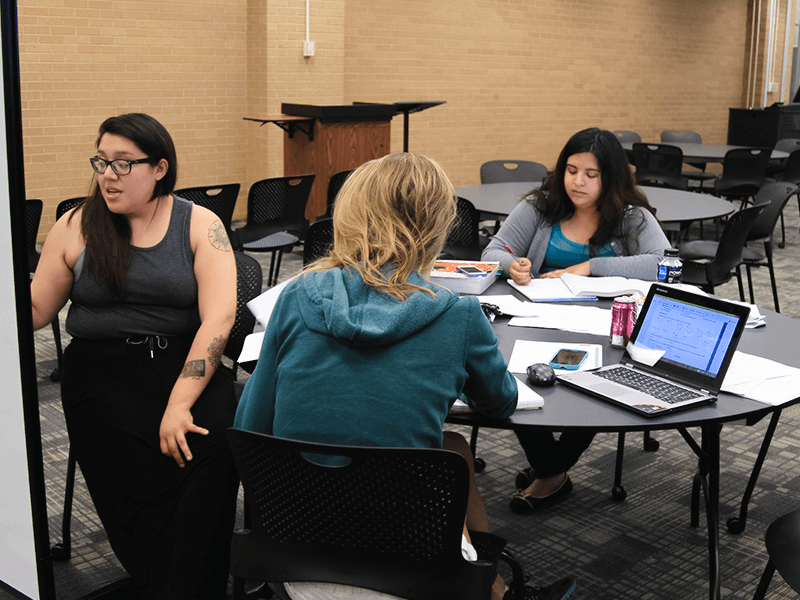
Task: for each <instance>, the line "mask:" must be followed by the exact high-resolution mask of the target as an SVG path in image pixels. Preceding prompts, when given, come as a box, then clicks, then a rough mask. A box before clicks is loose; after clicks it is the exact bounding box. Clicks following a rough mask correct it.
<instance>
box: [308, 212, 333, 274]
mask: <svg viewBox="0 0 800 600" xmlns="http://www.w3.org/2000/svg"><path fill="white" fill-rule="evenodd" d="M331 246H333V219H319V220H317V221H315V222H314V223H312V224H311V226H310V227H309V228H308V231H306V239H305V240H304V241H303V266H304V267H305V266H307V265H310V264H311V263H312V262H314V261H315V260H317V259H318V258H322V257H323V256H325V255H326V254H327V253H328V250H329V249H330V247H331Z"/></svg>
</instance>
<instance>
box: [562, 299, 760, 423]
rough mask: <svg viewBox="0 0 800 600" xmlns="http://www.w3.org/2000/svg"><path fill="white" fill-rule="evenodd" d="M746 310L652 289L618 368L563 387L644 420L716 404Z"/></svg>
mask: <svg viewBox="0 0 800 600" xmlns="http://www.w3.org/2000/svg"><path fill="white" fill-rule="evenodd" d="M749 314H750V309H749V308H748V307H746V306H742V305H740V304H736V303H734V302H728V301H726V300H719V299H717V298H712V297H710V296H704V295H699V294H693V293H691V292H687V291H684V290H681V289H679V288H676V287H672V286H667V285H658V284H654V285H653V286H652V287H651V288H650V292H649V293H648V295H647V299H646V300H645V303H644V305H643V306H642V309H641V312H640V314H639V317H638V319H637V321H636V327H635V328H634V330H633V333H632V334H631V341H630V343H629V344H628V347H627V348H626V349H625V353H624V354H623V356H622V359H621V360H620V362H619V364H617V365H609V366H605V367H601V368H600V369H595V370H592V371H581V372H573V373H567V374H560V375H559V376H558V380H559V381H560V382H562V383H564V384H567V385H569V386H571V387H576V388H578V389H581V390H583V391H585V392H588V393H589V394H592V395H593V396H597V397H599V398H602V399H604V400H608V401H609V402H613V403H615V404H618V405H620V406H623V407H624V408H627V409H630V410H634V411H636V412H638V413H640V414H643V415H646V416H655V415H660V414H663V413H667V412H672V411H675V410H680V409H686V408H689V407H692V406H698V405H700V404H706V403H709V402H715V401H716V399H717V394H719V390H720V388H721V387H722V381H723V379H724V378H725V373H726V372H727V371H728V366H729V365H730V363H731V360H732V359H733V355H734V352H735V351H736V346H737V345H738V344H739V339H740V338H741V336H742V331H744V326H745V323H746V322H747V317H748V315H749Z"/></svg>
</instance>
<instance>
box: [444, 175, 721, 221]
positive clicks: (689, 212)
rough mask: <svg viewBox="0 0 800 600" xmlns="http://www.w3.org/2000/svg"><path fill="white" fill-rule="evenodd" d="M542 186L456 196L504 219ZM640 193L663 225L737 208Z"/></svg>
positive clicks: (691, 197)
mask: <svg viewBox="0 0 800 600" xmlns="http://www.w3.org/2000/svg"><path fill="white" fill-rule="evenodd" d="M540 185H541V182H539V181H533V182H531V181H526V182H508V183H482V184H478V185H470V186H467V187H460V188H456V195H458V196H460V197H462V198H465V199H467V200H469V201H470V202H472V204H473V205H474V206H475V208H476V209H477V210H478V212H480V213H483V214H484V215H491V216H492V217H491V218H494V216H495V215H497V216H501V217H505V216H508V215H509V213H511V211H512V210H514V207H516V206H517V204H519V202H520V200H522V198H523V197H524V196H526V195H527V194H528V193H529V192H530V191H531V190H532V189H533V188H535V187H539V186H540ZM639 189H640V190H642V192H644V195H645V196H647V199H648V201H649V202H650V204H651V205H652V206H653V208H655V209H656V217H658V220H659V221H661V222H662V223H692V222H695V221H704V220H707V219H717V218H719V217H724V216H726V215H729V214H731V213H733V211H734V208H735V207H734V205H733V204H732V203H730V202H728V201H727V200H723V199H722V198H717V197H715V196H710V195H708V194H697V193H695V192H685V191H681V190H672V189H669V188H656V187H648V186H640V187H639Z"/></svg>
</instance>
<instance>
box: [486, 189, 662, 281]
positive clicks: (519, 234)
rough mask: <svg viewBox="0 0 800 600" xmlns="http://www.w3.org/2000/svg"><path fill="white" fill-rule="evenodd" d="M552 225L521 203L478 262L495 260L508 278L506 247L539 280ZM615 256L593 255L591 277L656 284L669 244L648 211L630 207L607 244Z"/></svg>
mask: <svg viewBox="0 0 800 600" xmlns="http://www.w3.org/2000/svg"><path fill="white" fill-rule="evenodd" d="M551 229H552V225H551V224H550V223H548V222H547V219H545V218H544V215H543V214H542V213H541V212H539V211H538V210H537V209H536V208H535V207H534V206H533V205H532V204H531V203H530V202H528V201H525V200H523V201H522V202H520V203H519V204H518V205H517V206H516V208H514V210H513V211H511V214H510V215H508V218H507V219H506V220H505V221H504V222H503V225H502V226H501V227H500V231H498V232H497V234H496V235H495V236H494V237H493V238H492V240H491V241H490V242H489V245H488V246H486V249H485V250H484V251H483V254H482V256H481V260H496V261H498V262H499V263H500V266H501V267H503V274H504V275H505V276H506V277H508V276H509V272H510V271H509V269H510V267H511V263H512V262H513V261H514V259H513V258H512V256H511V255H510V254H509V253H508V252H506V250H504V249H503V246H504V245H507V246H508V247H509V248H511V250H512V251H513V252H514V254H516V255H517V256H524V257H526V258H528V259H529V260H530V261H531V275H532V276H533V277H538V276H539V273H541V269H542V264H543V263H544V257H545V253H546V252H547V246H548V244H549V243H550V230H551ZM609 245H610V246H611V248H612V249H613V250H614V256H594V257H592V258H590V259H589V269H590V271H591V275H592V276H593V277H608V276H610V275H617V276H619V277H633V278H635V279H643V280H645V281H655V280H656V279H657V277H658V263H659V262H661V259H662V258H664V249H665V248H670V247H671V246H672V245H671V244H670V243H669V241H668V240H667V236H666V235H664V232H663V231H662V230H661V226H660V225H659V223H658V221H657V220H656V218H655V217H654V216H653V215H652V214H651V213H650V211H649V210H646V209H643V208H639V207H634V206H629V207H628V208H627V210H626V211H625V216H624V217H623V218H622V223H620V224H619V227H618V230H617V231H615V232H614V235H613V236H612V237H611V240H610V241H609Z"/></svg>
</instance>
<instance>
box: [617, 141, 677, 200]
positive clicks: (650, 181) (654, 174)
mask: <svg viewBox="0 0 800 600" xmlns="http://www.w3.org/2000/svg"><path fill="white" fill-rule="evenodd" d="M631 155H632V157H633V164H634V166H635V167H636V183H638V184H640V185H650V186H655V187H666V188H672V189H678V190H685V189H686V188H687V186H688V185H689V180H688V179H686V178H685V177H683V176H682V175H681V167H682V166H683V151H682V150H681V149H680V148H678V147H677V146H670V145H669V144H642V143H634V144H633V149H632V151H631Z"/></svg>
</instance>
